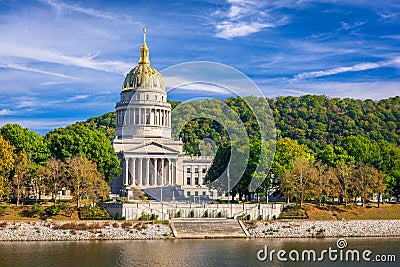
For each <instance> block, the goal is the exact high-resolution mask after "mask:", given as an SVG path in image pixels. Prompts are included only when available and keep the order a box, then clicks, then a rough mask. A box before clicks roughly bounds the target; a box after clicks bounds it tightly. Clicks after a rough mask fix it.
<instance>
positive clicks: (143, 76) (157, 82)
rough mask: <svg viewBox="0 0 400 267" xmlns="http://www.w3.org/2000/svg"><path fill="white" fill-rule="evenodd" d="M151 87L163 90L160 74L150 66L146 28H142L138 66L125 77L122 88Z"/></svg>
mask: <svg viewBox="0 0 400 267" xmlns="http://www.w3.org/2000/svg"><path fill="white" fill-rule="evenodd" d="M136 89H150V90H151V89H153V90H161V91H163V92H165V87H164V80H163V78H162V76H161V74H160V73H159V72H158V71H157V70H156V69H154V68H152V67H151V66H150V59H149V48H148V47H147V44H146V29H143V44H142V46H141V47H140V58H139V62H138V66H136V67H135V68H133V69H132V70H131V71H130V72H129V73H128V74H127V75H126V77H125V80H124V83H123V84H122V90H136Z"/></svg>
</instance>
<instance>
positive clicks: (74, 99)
mask: <svg viewBox="0 0 400 267" xmlns="http://www.w3.org/2000/svg"><path fill="white" fill-rule="evenodd" d="M89 96H90V95H76V96H72V97H69V98H68V99H67V100H66V101H67V102H73V101H76V100H82V99H86V98H88V97H89Z"/></svg>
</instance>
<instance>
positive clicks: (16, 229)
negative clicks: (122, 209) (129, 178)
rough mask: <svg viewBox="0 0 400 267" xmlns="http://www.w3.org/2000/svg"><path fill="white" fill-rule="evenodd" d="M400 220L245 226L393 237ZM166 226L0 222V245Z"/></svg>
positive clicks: (151, 234) (155, 232)
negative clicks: (0, 242)
mask: <svg viewBox="0 0 400 267" xmlns="http://www.w3.org/2000/svg"><path fill="white" fill-rule="evenodd" d="M399 225H400V220H358V221H357V220H355V221H291V222H277V221H273V222H255V223H248V224H247V230H248V232H249V234H250V237H253V238H305V237H307V238H309V237H392V236H400V227H398V226H399ZM171 237H173V234H172V231H171V228H170V226H169V225H166V224H154V223H149V222H131V221H124V222H121V221H99V222H94V221H90V222H89V221H86V222H85V221H83V222H82V221H76V222H45V221H43V222H39V221H30V222H9V221H8V222H0V241H78V240H134V239H167V238H171Z"/></svg>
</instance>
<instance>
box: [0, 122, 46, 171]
mask: <svg viewBox="0 0 400 267" xmlns="http://www.w3.org/2000/svg"><path fill="white" fill-rule="evenodd" d="M0 134H1V135H3V137H4V139H6V140H8V141H9V142H10V144H11V145H13V146H14V147H15V151H14V153H15V154H17V153H19V152H20V151H22V150H25V151H26V153H27V155H28V160H30V161H32V162H34V163H35V164H40V163H43V162H44V161H45V160H46V159H47V158H48V157H50V152H49V150H48V148H47V146H46V144H45V143H44V141H43V137H42V136H40V135H38V134H37V133H35V132H33V131H31V130H29V129H27V128H23V127H21V126H20V125H18V124H6V125H4V126H3V127H1V128H0Z"/></svg>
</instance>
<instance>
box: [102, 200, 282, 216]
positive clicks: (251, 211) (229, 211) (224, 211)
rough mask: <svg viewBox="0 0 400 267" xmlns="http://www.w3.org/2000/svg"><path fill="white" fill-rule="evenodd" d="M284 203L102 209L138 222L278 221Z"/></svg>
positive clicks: (109, 206)
mask: <svg viewBox="0 0 400 267" xmlns="http://www.w3.org/2000/svg"><path fill="white" fill-rule="evenodd" d="M283 206H284V205H283V204H192V203H170V202H164V203H161V202H148V203H145V202H140V203H139V202H138V203H134V204H121V203H102V204H100V207H101V208H104V209H106V210H107V212H108V213H109V214H110V215H111V216H114V217H117V216H118V215H120V216H121V217H125V218H126V219H127V220H138V219H139V218H140V217H143V216H148V217H149V216H151V215H153V217H154V216H157V218H158V219H159V220H169V219H170V218H204V217H208V218H219V217H221V218H238V219H241V218H246V219H250V220H256V219H262V220H271V219H273V218H274V217H275V218H277V217H278V216H279V214H280V213H281V211H282V209H283Z"/></svg>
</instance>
